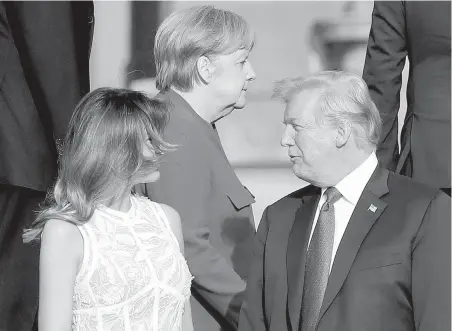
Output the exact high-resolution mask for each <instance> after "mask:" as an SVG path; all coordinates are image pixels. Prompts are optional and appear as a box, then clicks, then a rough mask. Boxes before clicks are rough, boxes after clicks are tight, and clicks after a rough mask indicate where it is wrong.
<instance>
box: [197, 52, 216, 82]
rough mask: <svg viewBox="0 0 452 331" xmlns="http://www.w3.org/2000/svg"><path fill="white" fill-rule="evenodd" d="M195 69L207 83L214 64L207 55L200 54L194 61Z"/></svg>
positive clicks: (209, 80)
mask: <svg viewBox="0 0 452 331" xmlns="http://www.w3.org/2000/svg"><path fill="white" fill-rule="evenodd" d="M196 69H197V70H198V73H199V75H200V76H201V78H202V80H203V81H204V83H205V84H209V83H210V82H211V81H212V76H213V73H214V72H215V66H214V65H213V63H212V61H211V60H210V59H209V58H208V57H207V56H201V57H200V58H199V59H198V61H196Z"/></svg>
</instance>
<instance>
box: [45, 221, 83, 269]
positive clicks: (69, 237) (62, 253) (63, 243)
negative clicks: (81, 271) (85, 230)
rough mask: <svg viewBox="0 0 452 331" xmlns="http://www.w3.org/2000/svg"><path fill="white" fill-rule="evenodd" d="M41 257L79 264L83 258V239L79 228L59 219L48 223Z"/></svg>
mask: <svg viewBox="0 0 452 331" xmlns="http://www.w3.org/2000/svg"><path fill="white" fill-rule="evenodd" d="M41 255H44V257H45V258H49V259H60V258H65V259H68V260H71V261H77V262H79V261H80V260H81V259H82V257H83V238H82V235H81V233H80V231H79V229H78V228H77V226H76V225H75V224H72V223H69V222H66V221H62V220H58V219H52V220H49V221H47V222H46V224H45V226H44V230H43V232H42V237H41Z"/></svg>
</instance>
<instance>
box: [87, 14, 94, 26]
mask: <svg viewBox="0 0 452 331" xmlns="http://www.w3.org/2000/svg"><path fill="white" fill-rule="evenodd" d="M93 22H94V16H92V15H89V16H88V23H89V24H92V23H93Z"/></svg>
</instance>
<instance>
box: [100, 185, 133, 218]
mask: <svg viewBox="0 0 452 331" xmlns="http://www.w3.org/2000/svg"><path fill="white" fill-rule="evenodd" d="M131 196H132V193H131V190H128V191H127V190H126V191H124V192H123V193H122V194H119V195H117V196H115V197H113V198H112V199H109V200H107V201H106V202H105V203H104V204H105V206H107V207H108V208H111V209H114V210H117V211H120V212H124V213H127V212H128V211H129V210H130V208H132V202H131V200H130V198H131Z"/></svg>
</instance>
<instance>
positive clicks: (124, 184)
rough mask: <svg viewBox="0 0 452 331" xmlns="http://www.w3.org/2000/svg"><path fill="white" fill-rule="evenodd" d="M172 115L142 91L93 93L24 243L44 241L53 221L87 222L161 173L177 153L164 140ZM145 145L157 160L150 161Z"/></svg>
mask: <svg viewBox="0 0 452 331" xmlns="http://www.w3.org/2000/svg"><path fill="white" fill-rule="evenodd" d="M168 116H169V109H168V105H167V104H165V103H163V102H162V101H159V100H156V99H151V98H149V97H147V96H146V95H145V94H144V93H141V92H136V91H131V90H126V89H112V88H100V89H97V90H95V91H92V92H91V93H89V94H87V95H86V96H85V97H84V98H83V99H82V100H81V101H80V102H79V104H78V105H77V107H76V108H75V111H74V114H73V115H72V118H71V121H70V123H69V128H68V133H67V135H66V137H65V140H64V143H63V151H62V155H61V157H60V160H59V161H60V164H59V172H58V178H57V180H56V183H55V186H54V187H53V189H52V190H51V191H49V193H48V196H47V198H46V201H45V202H44V205H43V206H42V207H41V210H40V211H39V213H38V215H37V218H36V220H35V221H34V223H33V224H32V226H31V228H30V229H26V230H24V233H23V241H24V242H26V243H27V242H31V241H34V240H39V239H40V236H41V233H42V230H43V228H44V225H45V223H46V222H47V221H48V220H50V219H59V220H63V221H67V222H70V223H73V224H76V225H81V224H83V223H85V222H87V221H88V220H89V219H90V218H91V216H92V214H93V212H94V209H95V207H96V205H97V204H100V203H105V202H106V201H108V200H111V199H113V198H114V197H115V196H116V195H117V194H118V192H124V190H127V189H128V188H130V187H131V185H133V183H132V179H134V180H136V178H141V177H143V176H144V175H145V174H146V173H149V172H150V171H155V169H156V166H157V165H158V163H159V160H160V158H159V156H160V154H162V153H163V152H164V151H167V150H171V149H172V148H174V146H173V145H171V144H169V143H167V142H165V141H164V140H163V138H162V135H163V129H164V127H165V125H166V123H167V121H168ZM147 140H149V141H150V144H146V141H147ZM144 146H148V148H150V149H151V148H152V150H153V152H154V153H155V157H154V158H152V159H146V158H145V157H144V155H143V147H144ZM151 146H152V147H151ZM131 183H132V184H131Z"/></svg>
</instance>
